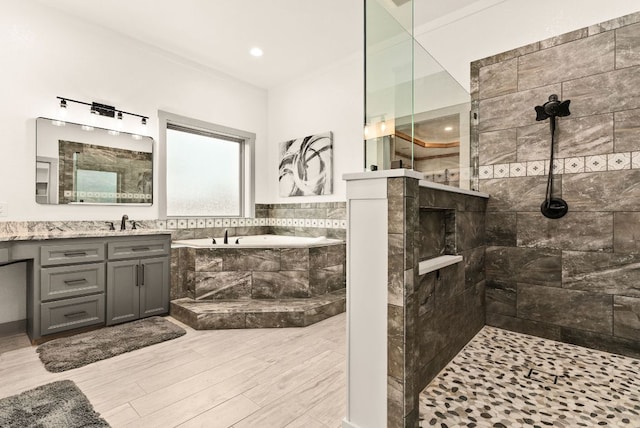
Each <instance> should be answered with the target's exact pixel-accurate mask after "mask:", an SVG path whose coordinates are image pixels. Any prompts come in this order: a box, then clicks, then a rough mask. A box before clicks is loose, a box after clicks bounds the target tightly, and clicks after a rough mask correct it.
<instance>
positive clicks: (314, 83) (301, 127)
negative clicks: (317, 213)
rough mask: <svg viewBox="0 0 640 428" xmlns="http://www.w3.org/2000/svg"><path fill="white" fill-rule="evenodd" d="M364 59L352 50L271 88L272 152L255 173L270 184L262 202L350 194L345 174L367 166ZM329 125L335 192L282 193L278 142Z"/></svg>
mask: <svg viewBox="0 0 640 428" xmlns="http://www.w3.org/2000/svg"><path fill="white" fill-rule="evenodd" d="M354 25H356V24H354ZM363 61H364V58H363V54H362V53H360V54H354V55H353V56H352V57H349V58H347V59H345V60H344V61H340V62H338V63H336V64H332V65H330V66H328V67H325V68H322V69H320V70H318V71H317V72H315V73H313V74H312V75H309V76H306V77H302V78H299V79H297V80H295V81H293V82H290V83H288V84H286V85H282V86H279V87H277V88H274V89H270V90H269V134H268V135H269V138H268V140H269V156H268V158H267V161H268V162H267V170H266V171H262V172H263V173H264V174H263V175H257V180H258V181H266V182H267V183H268V184H269V191H268V194H266V195H263V200H262V202H270V203H278V202H282V203H284V202H286V203H299V202H331V201H344V200H346V184H345V182H344V181H343V180H342V174H344V173H347V172H360V171H363V170H364V141H363V121H364V69H363V64H364V62H363ZM326 131H332V132H333V150H334V151H333V194H332V195H326V196H301V197H295V198H281V197H280V196H279V192H278V163H279V159H278V148H279V144H280V142H282V141H287V140H291V139H294V138H299V137H304V136H306V135H311V134H317V133H322V132H326ZM258 162H260V160H258ZM265 172H266V173H265Z"/></svg>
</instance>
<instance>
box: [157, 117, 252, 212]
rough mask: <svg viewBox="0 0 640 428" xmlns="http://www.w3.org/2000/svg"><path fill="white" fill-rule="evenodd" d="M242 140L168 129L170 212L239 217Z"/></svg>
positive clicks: (168, 203) (168, 208)
mask: <svg viewBox="0 0 640 428" xmlns="http://www.w3.org/2000/svg"><path fill="white" fill-rule="evenodd" d="M240 156H241V143H237V142H234V141H226V140H220V139H217V138H212V137H208V136H203V135H196V134H191V133H187V132H181V131H176V130H173V129H167V215H168V216H240V215H241V197H240V196H241V191H240V188H241V187H240V186H241V179H240V177H241V175H240V173H241V171H240Z"/></svg>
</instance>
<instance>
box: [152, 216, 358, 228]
mask: <svg viewBox="0 0 640 428" xmlns="http://www.w3.org/2000/svg"><path fill="white" fill-rule="evenodd" d="M257 226H275V227H309V228H314V229H315V228H321V229H346V228H347V221H346V220H339V219H323V218H237V217H234V218H195V219H194V218H178V219H169V220H167V221H166V222H164V223H163V227H162V229H165V228H166V229H170V230H171V229H204V228H211V227H257Z"/></svg>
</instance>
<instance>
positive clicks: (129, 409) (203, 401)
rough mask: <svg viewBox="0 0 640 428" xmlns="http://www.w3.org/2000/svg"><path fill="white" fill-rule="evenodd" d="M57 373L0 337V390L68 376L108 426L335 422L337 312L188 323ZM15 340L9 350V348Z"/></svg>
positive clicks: (341, 334) (20, 343)
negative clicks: (166, 336)
mask: <svg viewBox="0 0 640 428" xmlns="http://www.w3.org/2000/svg"><path fill="white" fill-rule="evenodd" d="M169 319H170V320H171V321H174V322H176V323H177V324H179V325H181V326H183V327H184V328H185V329H186V330H187V334H186V335H184V336H182V337H180V338H178V339H174V340H170V341H168V342H163V343H160V344H157V345H153V346H149V347H146V348H143V349H139V350H137V351H133V352H129V353H126V354H122V355H119V356H117V357H114V358H110V359H108V360H104V361H99V362H96V363H93V364H89V365H88V366H85V367H81V368H78V369H74V370H69V371H66V372H63V373H49V372H47V371H46V370H45V369H44V366H43V365H42V363H41V362H40V360H39V358H38V356H37V354H36V352H35V348H36V347H35V346H30V345H29V343H28V341H27V340H26V338H25V337H24V335H22V336H21V337H16V336H12V337H11V338H0V379H1V381H0V398H4V397H8V396H11V395H14V394H18V393H20V392H22V391H25V390H28V389H31V388H35V387H37V386H39V385H43V384H45V383H49V382H53V381H56V380H62V379H70V380H72V381H74V382H75V383H76V385H77V386H78V387H79V388H80V389H81V390H82V392H84V394H85V395H86V396H87V397H88V398H89V400H90V401H91V403H92V404H93V406H94V408H95V410H96V411H98V412H99V413H100V414H101V415H102V417H104V418H105V419H106V420H107V422H109V424H110V425H111V426H112V427H114V428H116V427H136V428H137V427H154V428H158V427H190V428H191V427H207V428H213V427H233V428H247V427H264V428H271V427H273V428H279V427H287V428H294V427H305V428H314V427H318V428H327V427H329V428H338V427H340V426H341V424H342V419H343V418H344V416H345V411H346V404H345V400H346V386H345V383H346V380H345V331H346V328H345V319H346V318H345V314H340V315H337V316H335V317H332V318H329V319H327V320H324V321H321V322H319V323H317V324H313V325H311V326H309V327H304V328H288V329H252V330H213V331H196V330H193V329H192V328H190V327H188V326H185V325H183V324H181V323H180V322H178V321H175V320H173V319H171V318H169ZM16 348H17V349H16Z"/></svg>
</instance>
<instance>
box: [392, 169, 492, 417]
mask: <svg viewBox="0 0 640 428" xmlns="http://www.w3.org/2000/svg"><path fill="white" fill-rule="evenodd" d="M387 201H388V204H387V207H388V208H387V218H388V229H387V233H388V267H387V275H388V277H387V286H388V293H387V316H388V319H387V334H388V337H387V426H388V427H394V428H395V427H411V428H416V427H418V423H419V420H418V419H419V414H418V413H419V409H418V396H419V394H420V391H422V389H423V388H424V387H425V386H426V385H427V384H428V383H429V382H430V381H431V380H432V379H433V378H434V377H435V376H436V375H437V374H438V372H439V371H440V370H442V369H443V368H444V367H445V366H446V365H447V363H448V362H449V361H450V360H451V359H452V358H453V357H454V356H455V355H456V354H457V353H458V352H459V351H460V350H461V349H462V348H463V347H464V345H466V344H467V342H468V341H469V340H471V338H472V337H473V336H474V335H475V334H476V333H477V332H478V331H479V330H480V329H481V328H482V326H483V325H484V320H485V310H484V286H485V282H484V279H485V278H484V256H485V244H484V243H485V228H484V224H485V209H486V205H487V199H485V198H483V197H479V196H472V195H467V194H463V193H456V192H450V191H446V190H439V189H433V188H428V187H422V186H419V182H418V180H416V179H414V178H389V179H387ZM445 254H447V255H460V256H462V257H463V261H462V262H459V263H457V264H454V265H451V266H447V267H444V268H440V269H437V270H434V271H431V272H426V273H423V274H420V262H422V261H425V260H428V259H433V258H435V257H438V256H442V255H445Z"/></svg>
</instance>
